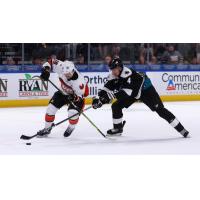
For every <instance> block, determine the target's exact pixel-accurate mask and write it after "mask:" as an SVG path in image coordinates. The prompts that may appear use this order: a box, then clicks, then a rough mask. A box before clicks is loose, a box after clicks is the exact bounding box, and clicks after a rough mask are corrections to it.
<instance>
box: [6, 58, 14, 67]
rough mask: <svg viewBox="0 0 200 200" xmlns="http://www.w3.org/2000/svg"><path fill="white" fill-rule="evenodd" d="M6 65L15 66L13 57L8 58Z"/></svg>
mask: <svg viewBox="0 0 200 200" xmlns="http://www.w3.org/2000/svg"><path fill="white" fill-rule="evenodd" d="M5 64H6V65H15V61H14V59H13V58H12V57H7V58H6V62H5Z"/></svg>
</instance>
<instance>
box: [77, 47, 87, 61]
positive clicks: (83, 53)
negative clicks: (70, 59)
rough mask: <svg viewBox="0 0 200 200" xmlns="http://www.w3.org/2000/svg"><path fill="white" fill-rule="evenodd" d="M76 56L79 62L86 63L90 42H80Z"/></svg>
mask: <svg viewBox="0 0 200 200" xmlns="http://www.w3.org/2000/svg"><path fill="white" fill-rule="evenodd" d="M76 57H77V60H78V63H79V64H85V63H87V60H88V44H87V43H80V44H78V45H77V47H76Z"/></svg>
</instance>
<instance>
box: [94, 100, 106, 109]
mask: <svg viewBox="0 0 200 200" xmlns="http://www.w3.org/2000/svg"><path fill="white" fill-rule="evenodd" d="M102 105H103V104H102V102H101V101H100V99H98V98H96V97H95V98H93V99H92V107H93V108H94V109H97V108H101V106H102Z"/></svg>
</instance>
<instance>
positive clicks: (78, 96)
mask: <svg viewBox="0 0 200 200" xmlns="http://www.w3.org/2000/svg"><path fill="white" fill-rule="evenodd" d="M51 71H53V72H56V73H57V74H58V77H59V80H60V83H61V91H62V92H63V93H61V92H60V91H57V92H55V93H54V95H53V97H52V98H51V100H50V101H49V105H48V107H47V110H46V114H45V128H44V129H42V130H40V131H38V133H37V134H38V136H39V137H44V136H45V137H46V136H48V135H49V134H50V132H51V130H49V129H47V128H49V127H51V125H52V123H53V122H54V119H55V115H56V112H57V111H58V110H59V109H60V108H61V107H62V106H64V105H68V116H69V117H70V116H72V115H75V114H76V113H78V112H80V111H81V110H82V109H83V108H84V105H85V99H84V98H85V97H86V96H88V93H89V90H88V86H87V83H86V81H85V80H84V77H83V76H82V75H81V74H80V73H79V72H78V70H77V69H76V68H75V66H74V63H73V62H70V61H64V62H62V61H60V60H57V59H51V60H50V61H48V62H46V63H44V64H43V67H42V73H41V75H40V77H41V78H42V79H43V80H45V81H47V80H48V79H49V77H50V72H51ZM71 102H73V104H74V105H75V106H74V105H73V104H71ZM78 120H79V115H76V116H74V117H72V118H71V119H70V120H69V125H68V128H67V129H66V130H65V132H64V137H68V136H70V135H71V133H72V132H73V130H74V129H75V126H76V125H77V123H78Z"/></svg>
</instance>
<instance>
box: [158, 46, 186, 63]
mask: <svg viewBox="0 0 200 200" xmlns="http://www.w3.org/2000/svg"><path fill="white" fill-rule="evenodd" d="M161 61H162V63H165V64H179V63H183V56H182V55H181V53H180V52H179V51H177V50H175V47H174V45H172V44H170V45H169V47H168V49H167V50H166V51H165V52H164V53H163V55H162V58H161Z"/></svg>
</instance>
